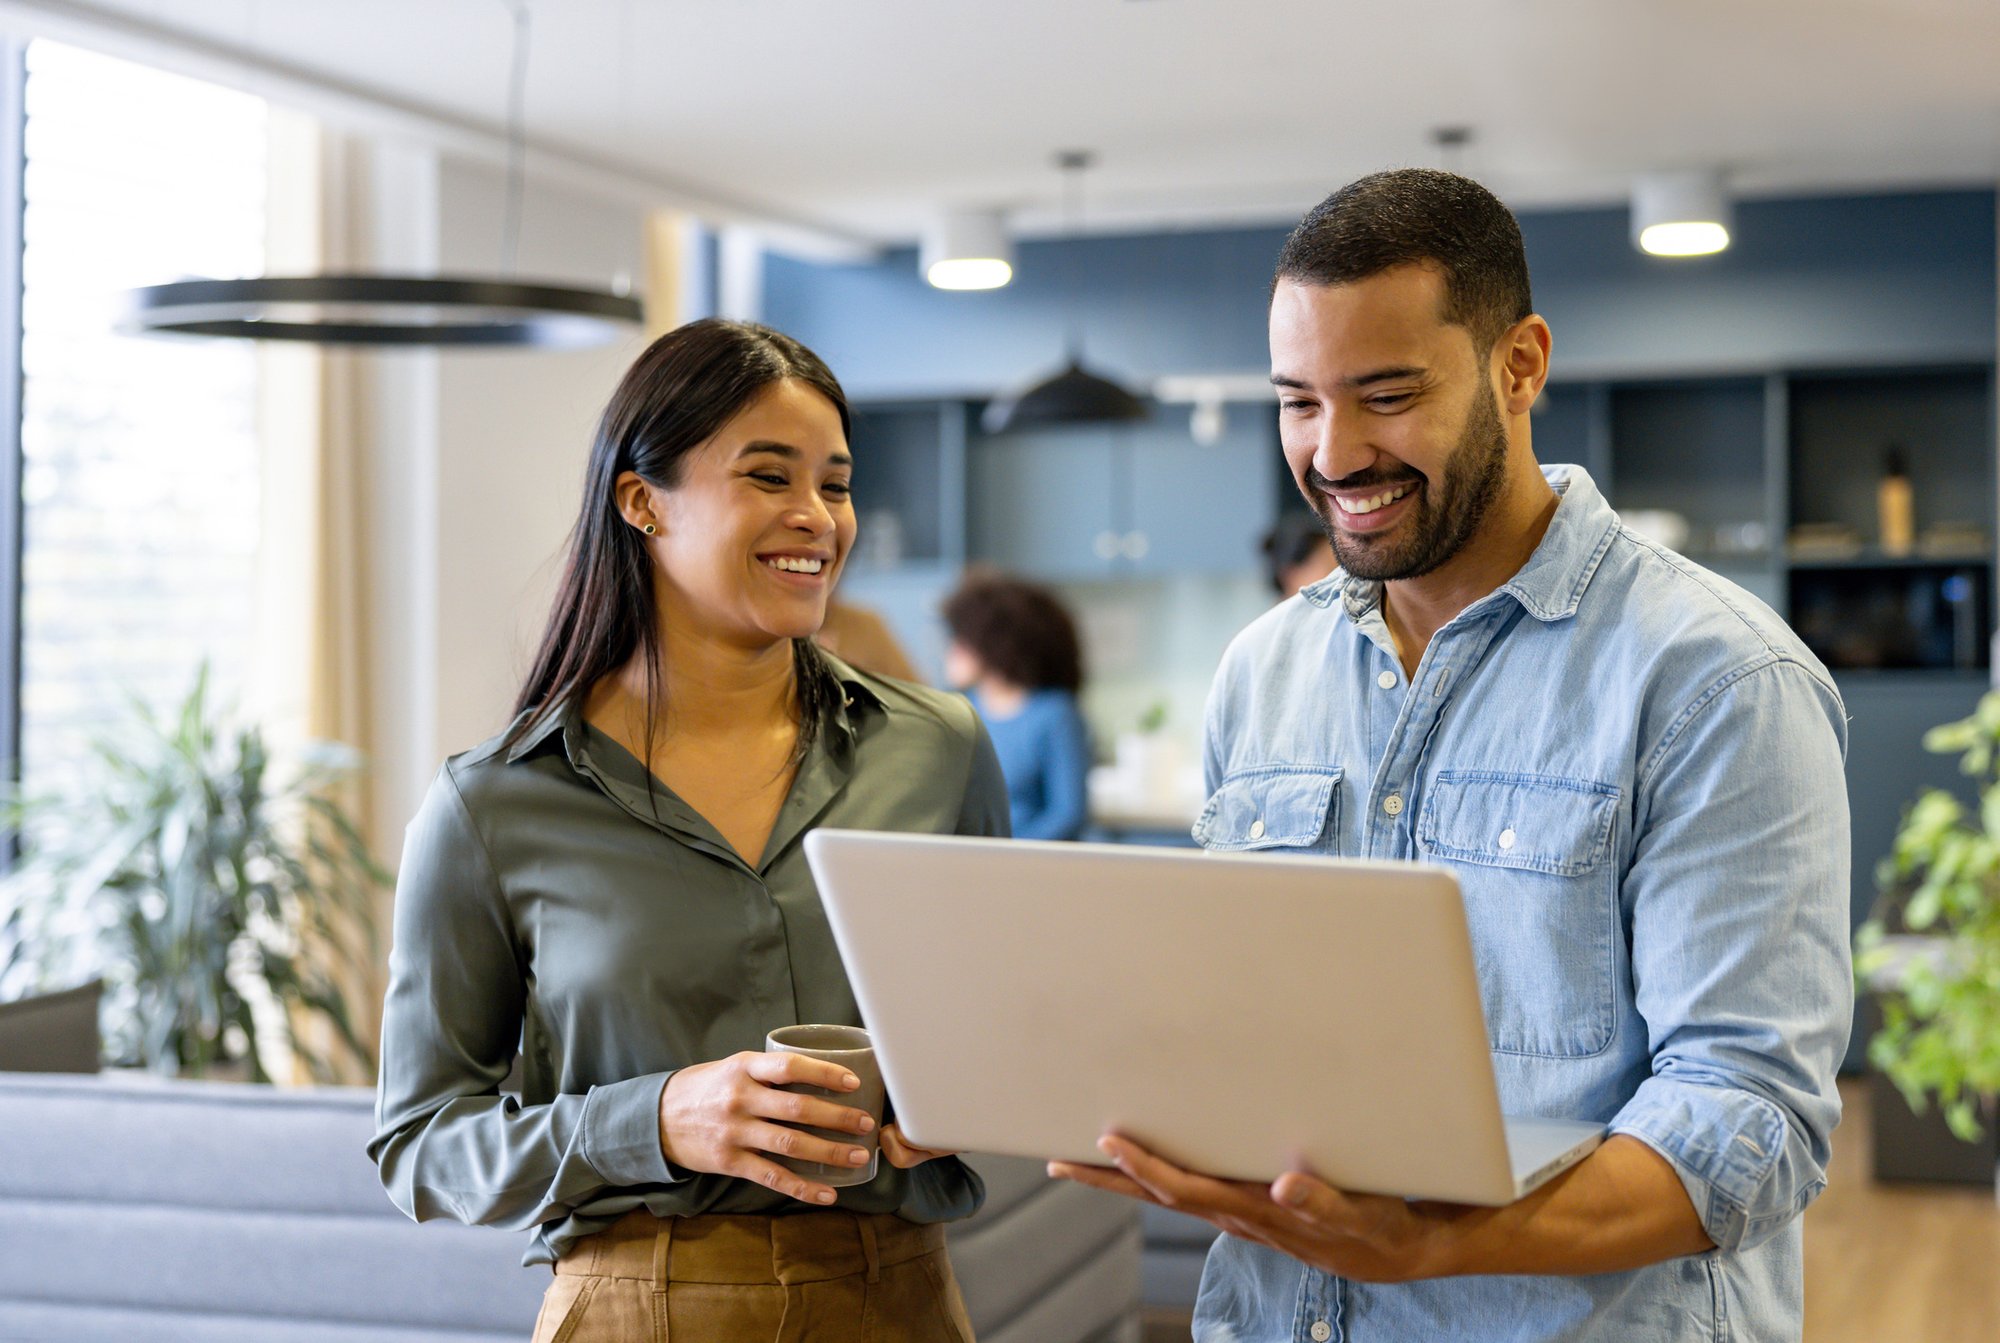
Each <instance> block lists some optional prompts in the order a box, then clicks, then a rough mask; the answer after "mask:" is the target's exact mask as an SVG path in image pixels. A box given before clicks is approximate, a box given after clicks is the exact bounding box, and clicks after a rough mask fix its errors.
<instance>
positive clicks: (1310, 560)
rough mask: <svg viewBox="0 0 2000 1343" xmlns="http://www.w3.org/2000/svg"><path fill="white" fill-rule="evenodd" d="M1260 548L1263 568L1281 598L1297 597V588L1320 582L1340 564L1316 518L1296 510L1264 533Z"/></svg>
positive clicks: (1324, 530)
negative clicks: (1261, 549)
mask: <svg viewBox="0 0 2000 1343" xmlns="http://www.w3.org/2000/svg"><path fill="white" fill-rule="evenodd" d="M1263 551H1264V565H1265V570H1266V572H1267V573H1269V575H1270V578H1271V586H1272V588H1274V589H1275V590H1276V591H1277V594H1278V596H1279V597H1280V598H1281V599H1282V598H1287V597H1293V596H1296V595H1297V594H1298V591H1299V589H1300V588H1302V587H1304V586H1306V585H1307V584H1308V583H1317V582H1319V580H1320V579H1322V578H1325V577H1326V576H1327V575H1328V574H1330V573H1332V572H1333V571H1334V569H1335V568H1336V567H1338V565H1339V561H1338V560H1336V559H1334V557H1333V546H1332V545H1331V544H1330V543H1329V542H1328V541H1327V539H1326V529H1325V528H1323V527H1322V526H1320V522H1319V519H1318V518H1316V517H1314V516H1313V515H1312V514H1310V513H1305V512H1300V511H1299V510H1297V509H1294V510H1292V511H1291V512H1289V513H1287V514H1285V515H1284V516H1283V517H1281V518H1279V519H1278V525H1277V526H1275V527H1273V528H1272V529H1271V530H1270V531H1268V532H1266V533H1264V545H1263Z"/></svg>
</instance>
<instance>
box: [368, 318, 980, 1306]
mask: <svg viewBox="0 0 2000 1343" xmlns="http://www.w3.org/2000/svg"><path fill="white" fill-rule="evenodd" d="M847 429H848V414H847V403H846V399H845V397H844V396H843V394H842V392H841V389H840V384H839V383H838V382H837V381H836V380H835V379H834V377H833V374H832V373H831V372H830V371H828V369H827V367H826V365H825V364H823V363H822V362H820V360H819V359H818V357H817V356H815V355H814V354H813V353H812V352H811V351H810V350H807V349H806V348H805V347H804V346H802V345H800V344H799V343H798V342H796V341H793V340H791V339H789V338H788V337H786V336H784V335H782V334H780V333H778V332H776V331H772V330H770V329H769V328H766V327H760V326H754V325H750V324H747V323H737V322H723V321H703V322H695V323H692V324H690V325H688V326H685V327H681V328H679V329H678V330H675V331H671V332H669V333H667V334H666V335H665V336H663V337H661V338H660V339H659V340H658V341H656V342H655V343H654V344H653V345H652V346H651V347H650V348H649V349H648V350H647V351H646V352H645V353H644V354H642V355H641V356H640V358H639V360H638V362H637V363H635V364H634V365H633V366H632V368H631V370H630V371H629V372H628V373H627V374H626V375H625V378H624V380H623V382H621V384H620V385H619V387H618V390H617V391H616V393H614V395H613V396H612V399H611V403H610V405H609V406H608V407H607V408H606V410H605V413H604V417H603V419H602V421H601V423H600V425H599V428H598V433H597V438H596V442H595V444H594V445H593V447H592V449H591V457H590V464H589V467H588V470H587V472H586V478H585V483H584V493H583V506H582V510H581V513H580V516H579V518H578V521H577V526H576V531H575V536H574V541H573V548H572V551H571V555H570V559H569V563H568V566H567V569H566V571H565V573H564V576H563V580H562V583H561V586H560V588H559V590H558V593H557V597H556V601H555V608H554V610H553V612H552V613H551V615H550V618H549V623H548V628H547V632H546V634H545V635H544V637H543V640H542V645H541V649H540V652H539V653H538V655H537V656H536V659H535V664H534V667H533V670H532V671H531V672H530V674H529V676H528V679H527V683H526V684H525V685H524V686H523V688H522V691H521V696H520V703H519V705H518V709H517V716H516V718H515V720H514V722H513V724H512V725H511V726H510V727H509V728H508V729H507V731H505V732H504V733H502V734H501V735H500V736H498V737H496V738H494V739H493V740H492V741H490V742H488V743H487V744H485V745H484V746H481V747H477V748H475V749H474V750H472V751H469V752H467V753H466V754H464V755H461V756H455V757H453V758H452V759H451V760H449V761H447V762H446V763H445V767H444V769H443V771H442V772H441V773H440V774H439V776H438V779H437V781H436V783H435V784H434V785H433V787H432V789H431V793H430V796H429V797H428V798H427V799H426V800H425V802H424V806H423V809H422V811H421V812H420V813H419V815H418V817H417V819H416V821H415V822H414V823H413V825H412V826H411V828H410V833H409V838H408V840H407V842H406V844H405V847H404V859H403V870H402V874H401V877H400V879H399V882H398V887H397V893H396V937H395V951H394V954H393V956H392V957H391V961H390V987H389V995H388V1002H387V1005H386V1008H385V1011H384V1018H383V1022H384V1024H383V1031H382V1080H381V1093H380V1104H379V1117H380V1126H379V1128H378V1131H377V1134H376V1137H375V1140H374V1142H373V1143H372V1144H371V1147H370V1151H371V1153H372V1155H373V1156H374V1157H375V1160H376V1162H377V1164H378V1165H379V1166H380V1168H381V1173H382V1179H383V1182H384V1183H385V1184H386V1185H387V1186H388V1188H389V1191H390V1196H391V1197H392V1198H393V1199H394V1200H395V1201H396V1203H397V1204H398V1205H399V1206H401V1207H402V1208H403V1210H404V1211H405V1212H407V1213H409V1214H410V1215H411V1216H413V1217H415V1218H417V1219H419V1220H423V1219H426V1218H430V1217H433V1216H446V1217H452V1218H455V1219H457V1220H460V1221H466V1222H482V1223H490V1224H494V1225H500V1226H509V1227H516V1228H520V1229H528V1228H534V1229H535V1237H534V1240H533V1243H532V1245H531V1247H530V1249H529V1252H528V1256H527V1258H528V1261H529V1262H531V1263H549V1262H554V1263H555V1265H556V1273H557V1277H556V1278H555V1281H554V1282H553V1283H552V1284H551V1286H550V1288H549V1293H548V1297H547V1300H546V1303H545V1305H544V1308H543V1311H542V1318H541V1322H540V1324H539V1325H538V1327H537V1331H536V1338H537V1339H549V1338H555V1337H561V1338H563V1339H565V1340H570V1341H571V1343H591V1341H592V1340H608V1339H623V1338H637V1337H662V1336H673V1337H682V1336H685V1337H689V1338H704V1339H718V1340H738V1339H744V1340H747V1339H775V1338H776V1337H778V1335H779V1332H780V1330H781V1328H782V1327H783V1326H784V1322H785V1320H786V1319H787V1318H788V1316H787V1314H786V1312H787V1309H788V1303H789V1309H791V1310H792V1311H794V1312H796V1311H799V1310H801V1309H803V1310H805V1311H806V1313H807V1314H808V1315H810V1317H811V1318H813V1319H815V1320H820V1321H825V1322H829V1323H828V1325H827V1332H825V1333H819V1332H816V1333H815V1334H814V1336H815V1337H825V1338H829V1339H833V1340H835V1343H839V1340H842V1339H847V1338H856V1339H858V1338H862V1337H864V1336H865V1337H867V1338H869V1339H883V1340H910V1343H917V1341H918V1340H940V1343H942V1341H943V1340H951V1341H952V1343H959V1341H960V1340H963V1339H969V1338H970V1326H969V1324H968V1322H967V1320H966V1317H965V1310H964V1305H963V1303H962V1302H961V1300H960V1297H959V1292H958V1288H957V1285H956V1283H955V1281H954V1279H953V1277H952V1272H951V1266H950V1264H949V1262H948V1261H947V1260H946V1258H945V1254H944V1236H943V1232H942V1229H941V1228H940V1227H939V1225H938V1224H939V1223H941V1222H945V1221H948V1220H951V1219H954V1218H959V1217H965V1216H968V1215H970V1214H971V1213H972V1212H974V1211H976V1210H977V1209H978V1207H979V1204H980V1202H981V1199H982V1198H983V1189H982V1186H981V1184H980V1182H979V1178H978V1177H977V1176H976V1175H974V1174H973V1173H972V1172H971V1171H970V1170H969V1169H968V1168H967V1167H966V1166H964V1165H963V1164H962V1163H960V1162H959V1160H958V1159H957V1157H956V1156H953V1155H951V1154H949V1153H941V1152H930V1151H925V1150H923V1149H921V1148H917V1147H913V1146H911V1145H910V1144H908V1143H906V1142H904V1141H903V1140H902V1138H901V1136H900V1134H899V1133H898V1131H897V1128H896V1125H895V1124H894V1123H888V1124H886V1125H884V1126H883V1127H882V1129H881V1131H880V1133H879V1135H875V1134H874V1128H875V1125H874V1121H872V1120H870V1119H869V1118H868V1117H867V1116H866V1115H865V1114H863V1113H862V1112H861V1111H859V1110H856V1109H852V1108H848V1107H845V1106H838V1105H835V1104H833V1103H832V1102H830V1101H828V1100H822V1099H817V1098H815V1097H814V1096H813V1095H812V1094H799V1093H800V1091H802V1090H804V1091H807V1092H808V1093H810V1092H811V1090H812V1089H820V1091H819V1094H821V1095H825V1094H827V1093H839V1092H845V1091H850V1090H853V1089H854V1087H855V1086H856V1079H855V1078H854V1077H853V1076H852V1075H851V1074H848V1073H847V1072H846V1071H845V1070H844V1069H843V1068H842V1067H840V1066H838V1065H836V1064H833V1063H829V1062H825V1061H823V1060H819V1059H814V1058H810V1057H808V1056H806V1055H802V1054H767V1053H764V1052H761V1049H762V1045H763V1042H764V1039H765V1036H766V1035H767V1034H768V1033H769V1032H770V1031H772V1030H774V1029H776V1028H778V1027H783V1026H792V1025H798V1024H804V1023H814V1024H819V1023H832V1024H841V1025H852V1026H858V1025H859V1024H860V1012H859V1009H858V1007H857V1006H856V1004H855V1002H854V995H853V992H852V990H851V989H850V988H849V987H848V984H847V979H846V975H845V972H844V971H843V970H842V968H841V964H840V957H839V954H838V952H837V950H836V949H835V946H834V942H833V936H832V930H831V928H830V926H829V925H828V922H827V918H826V914H825V912H824V910H823V909H822V908H821V906H820V902H819V896H818V893H817V891H816V890H815V889H814V886H813V881H812V874H811V872H810V870H809V869H808V868H807V866H806V863H805V860H804V855H803V850H802V846H801V841H802V839H803V837H804V835H805V833H806V832H807V831H808V830H809V829H811V828H813V827H815V826H820V825H836V826H847V827H852V828H858V829H869V830H915V831H928V832H932V833H957V834H981V835H993V834H1004V833H1006V829H1007V795H1006V787H1005V784H1004V783H1003V782H1002V779H1001V775H1000V768H999V764H998V762H997V761H996V759H995V758H994V754H993V747H992V745H991V743H990V742H989V741H988V740H987V738H986V734H985V732H984V730H983V729H982V728H981V727H980V726H979V723H978V720H977V719H976V718H975V717H974V716H973V713H972V710H971V708H970V706H968V705H967V704H966V703H965V701H964V700H962V699H959V698H958V697H956V696H948V695H944V694H941V693H939V692H937V691H933V690H929V689H926V688H923V687H919V686H915V685H911V684H909V683H907V682H902V681H891V680H887V679H884V678H879V677H875V676H871V675H869V674H867V673H863V672H859V671H856V670H854V669H853V668H851V667H848V666H847V665H846V664H844V663H842V662H840V661H839V660H837V659H835V658H833V657H831V656H829V655H828V654H825V653H823V652H821V651H819V650H818V649H817V648H816V647H815V646H814V645H813V643H812V635H813V634H814V633H815V632H816V631H817V630H818V629H819V627H820V624H821V622H822V621H823V620H824V619H825V617H826V609H827V598H828V594H829V592H830V591H831V589H832V587H833V584H834V582H835V581H836V580H837V579H838V577H839V574H840V569H841V565H842V563H843V561H844V560H845V559H846V557H847V555H848V552H849V551H850V550H851V549H852V547H853V545H854V534H855V522H854V507H853V503H852V501H851V499H850V497H849V491H850V489H851V480H852V476H853V473H854V471H855V470H856V467H857V464H856V462H855V461H854V459H853V456H852V454H851V452H850V450H849V448H848V443H847ZM517 1047H518V1050H519V1053H520V1056H521V1065H522V1077H523V1082H522V1092H521V1098H520V1102H519V1103H517V1102H515V1101H514V1099H513V1098H512V1097H502V1096H501V1095H500V1094H499V1085H500V1082H501V1079H502V1078H503V1077H505V1076H506V1074H507V1072H508V1069H509V1067H510V1065H511V1064H512V1063H513V1061H514V1058H515V1054H516V1050H517ZM806 1123H809V1124H811V1125H812V1126H813V1128H812V1130H810V1131H807V1130H802V1129H801V1128H799V1127H795V1125H798V1124H806ZM815 1135H817V1136H815ZM864 1135H866V1136H865V1137H864ZM876 1136H879V1142H880V1150H881V1155H882V1156H883V1157H886V1158H887V1160H886V1161H883V1162H881V1163H879V1166H878V1165H877V1164H875V1158H874V1156H873V1155H872V1154H871V1153H869V1152H867V1151H866V1150H864V1148H863V1146H862V1145H861V1143H862V1142H863V1141H871V1140H873V1138H874V1137H876ZM784 1159H790V1160H791V1161H793V1162H799V1163H817V1165H816V1166H807V1167H806V1169H817V1168H822V1167H825V1166H835V1167H852V1168H855V1169H854V1171H853V1176H854V1178H852V1179H841V1180H837V1181H832V1182H830V1183H820V1182H819V1181H818V1180H816V1179H814V1178H812V1177H810V1176H807V1175H802V1174H800V1173H798V1171H797V1167H789V1166H787V1165H785V1164H781V1162H782V1161H783V1160H784ZM863 1167H865V1168H866V1170H863V1169H861V1168H863ZM833 1184H839V1185H840V1186H841V1187H840V1188H839V1189H838V1190H837V1191H836V1189H835V1188H833V1187H832V1185H833ZM718 1283H729V1284H741V1286H740V1287H719V1286H716V1285H715V1284H718ZM780 1287H783V1288H786V1289H788V1290H777V1289H778V1288H780ZM836 1321H837V1322H842V1323H840V1324H834V1323H831V1322H836ZM850 1330H851V1331H852V1332H849V1331H850ZM863 1330H867V1331H868V1332H866V1333H865V1335H864V1333H863V1332H862V1331H863ZM683 1331H684V1332H683Z"/></svg>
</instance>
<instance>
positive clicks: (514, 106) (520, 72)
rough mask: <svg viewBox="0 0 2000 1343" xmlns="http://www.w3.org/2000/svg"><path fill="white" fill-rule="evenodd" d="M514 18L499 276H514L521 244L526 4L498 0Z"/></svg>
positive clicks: (525, 153) (525, 132)
mask: <svg viewBox="0 0 2000 1343" xmlns="http://www.w3.org/2000/svg"><path fill="white" fill-rule="evenodd" d="M500 2H501V3H502V4H504V5H506V6H507V8H508V10H509V12H511V13H512V14H513V16H514V58H513V70H512V73H511V74H510V76H509V78H508V85H507V203H506V206H505V208H504V211H503V213H502V214H501V218H500V273H501V274H502V275H512V274H513V273H514V253H515V250H516V248H518V247H519V245H520V241H521V202H522V192H523V187H524V180H523V179H524V178H525V176H526V173H527V159H528V130H527V105H528V4H527V0H500Z"/></svg>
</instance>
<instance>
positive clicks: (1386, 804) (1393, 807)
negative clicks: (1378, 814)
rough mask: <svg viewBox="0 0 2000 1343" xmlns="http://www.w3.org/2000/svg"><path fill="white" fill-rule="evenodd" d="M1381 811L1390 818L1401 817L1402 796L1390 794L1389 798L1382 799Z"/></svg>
mask: <svg viewBox="0 0 2000 1343" xmlns="http://www.w3.org/2000/svg"><path fill="white" fill-rule="evenodd" d="M1382 810H1383V811H1386V812H1388V813H1389V814H1390V815H1391V816H1401V815H1402V814H1403V795H1402V794H1401V793H1391V794H1389V796H1387V797H1385V798H1383V799H1382Z"/></svg>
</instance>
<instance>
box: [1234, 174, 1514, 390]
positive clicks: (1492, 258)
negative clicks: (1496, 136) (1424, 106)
mask: <svg viewBox="0 0 2000 1343" xmlns="http://www.w3.org/2000/svg"><path fill="white" fill-rule="evenodd" d="M1412 263H1428V264H1430V265H1434V266H1436V267H1438V268H1439V269H1440V270H1442V271H1443V272H1444V277H1445V310H1444V320H1445V321H1447V322H1451V323H1453V324H1454V325H1457V326H1462V327H1464V328H1466V329H1467V330H1468V331H1470V332H1471V333H1472V343H1473V346H1474V348H1476V349H1478V350H1480V351H1481V352H1485V351H1488V350H1491V349H1492V348H1493V342H1494V341H1496V340H1498V339H1499V338H1500V334H1501V332H1503V331H1505V330H1506V329H1507V328H1508V327H1510V326H1512V325H1514V323H1516V322H1518V321H1520V320H1521V319H1522V318H1523V317H1526V316H1527V315H1528V314H1529V313H1531V312H1533V311H1534V310H1535V306H1534V300H1533V299H1532V297H1531V296H1530V295H1529V292H1528V253H1527V249H1526V248H1525V247H1523V246H1522V244H1521V226H1520V225H1519V224H1518V223H1516V222H1515V220H1514V215H1513V212H1512V211H1510V210H1508V208H1507V207H1506V206H1504V205H1502V204H1501V203H1500V201H1499V198H1498V197H1496V196H1494V194H1493V193H1492V192H1490V191H1488V190H1487V189H1486V188H1485V187H1483V186H1481V185H1479V183H1477V182H1475V181H1473V180H1472V179H1471V178H1469V177H1460V176H1459V175H1458V174H1456V173H1447V172H1439V171H1438V170H1436V169H1434V168H1398V169H1395V170H1394V171H1392V172H1385V173H1375V174H1373V175H1371V176H1368V177H1363V178H1361V179H1359V180H1358V181H1354V182H1349V183H1348V184H1347V185H1346V186H1344V187H1342V188H1341V189H1340V190H1338V191H1336V192H1334V193H1333V194H1332V195H1331V196H1328V197H1327V198H1326V199H1325V200H1323V201H1321V202H1320V203H1319V204H1318V205H1315V206H1314V207H1313V208H1312V210H1311V211H1310V212H1309V213H1308V214H1307V215H1306V217H1305V218H1304V219H1301V220H1300V221H1299V224H1298V227H1297V228H1295V229H1293V230H1292V236H1291V237H1289V238H1287V239H1285V246H1284V250H1283V251H1281V252H1279V253H1278V272H1277V274H1276V276H1274V277H1273V279H1272V281H1271V286H1272V289H1273V290H1275V289H1276V288H1277V284H1278V281H1279V280H1292V281H1295V282H1297V283H1299V284H1312V285H1331V284H1352V283H1354V282H1355V281H1357V280H1365V279H1367V278H1368V277H1370V276H1371V275H1379V274H1381V273H1382V272H1383V271H1385V270H1389V269H1391V268H1392V267H1395V266H1405V265H1410V264H1412Z"/></svg>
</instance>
